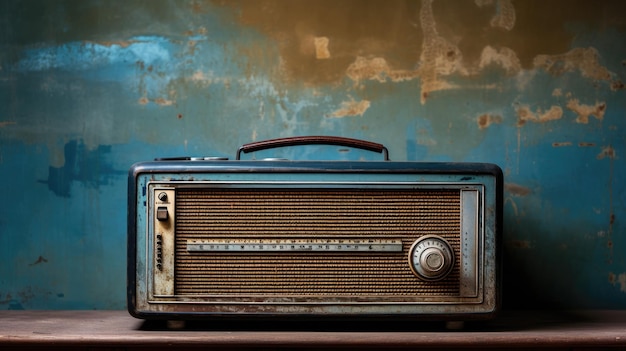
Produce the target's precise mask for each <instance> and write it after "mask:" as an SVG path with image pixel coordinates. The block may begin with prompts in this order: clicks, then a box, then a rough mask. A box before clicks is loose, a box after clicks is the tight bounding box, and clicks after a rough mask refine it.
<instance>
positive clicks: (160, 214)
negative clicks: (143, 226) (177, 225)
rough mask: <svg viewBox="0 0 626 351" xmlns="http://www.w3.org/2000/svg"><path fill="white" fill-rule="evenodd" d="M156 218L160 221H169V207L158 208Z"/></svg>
mask: <svg viewBox="0 0 626 351" xmlns="http://www.w3.org/2000/svg"><path fill="white" fill-rule="evenodd" d="M156 218H157V220H159V221H167V218H168V214H167V207H165V206H161V207H158V208H157V212H156Z"/></svg>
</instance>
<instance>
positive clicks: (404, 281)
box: [175, 188, 461, 300]
mask: <svg viewBox="0 0 626 351" xmlns="http://www.w3.org/2000/svg"><path fill="white" fill-rule="evenodd" d="M460 207H461V206H460V191H459V190H456V189H433V190H424V189H398V190H396V189H393V190H390V189H380V190H376V189H375V190H372V189H366V190H364V189H328V188H326V189H298V188H296V189H284V188H282V189H205V188H201V189H200V188H189V189H186V188H179V189H177V193H176V214H175V218H176V220H175V221H176V222H175V228H176V251H175V291H176V294H177V295H179V296H185V295H189V296H199V295H206V296H218V297H219V296H222V297H235V298H237V297H240V298H242V299H246V298H254V297H261V298H267V297H272V296H273V297H283V298H285V297H287V298H297V297H303V298H306V299H311V298H312V299H315V298H320V299H323V298H328V297H333V298H335V299H342V298H346V299H352V298H355V297H360V298H368V297H369V298H373V299H383V300H384V299H385V297H388V298H391V297H394V298H396V299H399V298H408V299H411V298H413V299H415V300H419V299H422V298H425V297H439V296H458V295H459V260H460V258H459V256H458V255H459V245H460V217H461V215H460ZM429 234H434V235H439V236H441V237H443V238H445V239H446V240H447V241H448V242H449V243H450V245H451V246H452V248H453V249H454V252H455V254H456V260H455V262H456V263H455V266H454V268H453V270H452V272H451V273H450V275H448V277H447V278H446V279H444V280H443V281H439V282H422V281H420V280H419V279H418V278H417V277H415V276H414V275H413V274H412V273H411V270H410V268H409V264H408V259H407V255H408V250H409V248H410V246H411V244H412V243H413V242H414V241H415V240H416V239H417V238H419V237H421V236H423V235H429ZM207 238H226V239H233V238H252V239H255V238H256V239H260V238H262V239H290V238H305V239H317V238H324V239H326V238H342V239H343V238H363V239H365V238H374V239H385V238H387V239H392V238H393V239H401V240H402V244H403V245H402V246H403V252H402V253H400V252H388V253H384V252H366V253H355V252H346V253H343V252H334V253H329V252H325V253H315V252H281V253H276V252H274V253H268V252H263V253H259V252H249V253H242V252H239V253H233V252H229V253H217V252H211V253H190V252H188V251H187V247H186V244H187V240H204V239H207Z"/></svg>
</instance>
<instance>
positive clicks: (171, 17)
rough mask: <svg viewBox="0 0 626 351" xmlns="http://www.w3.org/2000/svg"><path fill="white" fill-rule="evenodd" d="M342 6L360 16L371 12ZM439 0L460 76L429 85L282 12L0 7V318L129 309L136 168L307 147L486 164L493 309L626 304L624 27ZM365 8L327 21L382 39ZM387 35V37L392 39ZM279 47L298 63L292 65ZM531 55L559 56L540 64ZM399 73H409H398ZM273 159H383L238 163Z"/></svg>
mask: <svg viewBox="0 0 626 351" xmlns="http://www.w3.org/2000/svg"><path fill="white" fill-rule="evenodd" d="M266 3H268V4H274V5H276V7H275V8H279V5H280V4H281V3H280V2H272V1H270V0H267V1H266ZM400 3H401V2H393V1H391V2H385V4H382V3H376V2H367V4H369V5H368V6H371V8H373V9H376V10H377V11H374V13H376V14H379V15H380V16H383V17H384V14H383V11H382V10H383V6H388V7H391V8H393V6H399V5H398V4H400ZM345 4H348V5H349V6H353V7H355V8H354V11H353V12H354V13H355V14H357V15H358V14H360V12H358V11H367V9H365V10H363V9H361V8H360V7H358V6H357V5H354V3H351V2H346V3H345ZM428 4H429V2H428V1H424V2H423V3H421V2H414V3H411V5H410V9H412V10H415V15H414V24H413V25H407V26H406V27H407V28H413V29H414V31H415V38H414V39H415V40H416V41H417V43H422V42H425V41H424V40H423V39H424V35H423V33H425V29H428V28H426V27H423V26H422V25H423V23H422V22H421V20H420V17H419V14H420V12H419V11H420V9H421V8H422V7H424V6H428ZM446 4H447V3H446V2H445V1H440V0H436V1H434V2H433V8H432V10H433V13H434V20H435V22H434V25H435V26H436V29H437V31H436V33H437V35H439V36H440V37H442V38H444V39H446V40H447V41H448V42H452V40H453V38H454V36H455V35H456V37H457V38H460V39H459V40H460V41H459V44H458V47H457V48H458V51H459V52H461V53H463V54H464V56H463V61H461V62H462V63H463V64H464V65H465V66H466V68H467V70H468V72H469V73H467V74H464V73H462V72H461V71H460V70H456V71H454V70H452V71H451V72H450V73H439V74H438V75H437V80H438V81H439V82H440V83H445V84H444V86H443V88H441V89H430V90H429V89H427V86H426V78H424V77H425V76H424V73H423V72H424V71H419V70H420V69H423V67H424V66H426V63H425V62H426V61H425V60H423V59H422V57H421V56H420V55H421V53H420V52H419V51H415V50H414V48H413V47H407V48H406V49H405V51H410V54H407V55H406V56H410V57H413V58H414V62H413V63H412V64H409V65H407V64H402V63H399V62H404V61H402V60H401V58H399V56H402V55H403V54H404V53H405V51H402V50H398V49H393V48H394V43H387V42H385V41H382V39H381V41H374V40H372V41H371V42H370V41H368V39H367V38H366V37H365V36H364V37H363V38H361V39H362V40H361V41H355V44H351V45H353V46H349V45H347V44H345V43H346V42H347V41H344V42H342V41H341V40H340V39H341V37H340V34H339V32H333V31H335V30H337V31H338V30H339V29H341V26H340V25H336V23H339V24H341V23H343V22H342V21H339V20H337V19H336V18H334V19H333V18H329V19H328V21H334V22H332V23H330V22H329V25H328V26H326V27H325V28H323V29H324V30H321V29H320V30H318V31H315V30H314V29H315V28H313V27H314V24H311V22H307V21H305V20H304V19H301V22H297V21H296V20H293V22H289V21H291V20H292V19H290V18H286V17H280V16H279V15H278V14H277V16H279V17H277V21H275V22H276V23H281V20H282V21H284V22H286V23H287V24H286V26H287V27H288V25H289V24H290V23H291V24H293V27H289V28H291V29H290V30H287V31H285V32H279V31H278V29H275V28H266V27H264V26H263V25H260V24H258V23H256V22H254V21H248V22H246V21H245V19H248V17H246V9H245V8H244V7H245V6H244V5H242V4H238V5H237V4H235V5H230V6H224V7H222V6H217V5H215V4H214V3H211V2H197V3H196V5H197V6H196V7H194V6H191V5H189V4H187V3H184V2H178V1H164V0H159V1H151V2H143V1H119V2H115V4H110V3H108V4H106V6H105V4H101V3H100V2H98V1H52V2H45V3H44V4H38V3H32V2H26V3H25V2H20V1H5V2H4V3H3V4H2V5H0V33H1V34H0V180H1V182H0V184H2V185H0V191H1V192H2V194H3V198H4V199H9V201H10V202H5V204H4V205H2V206H0V254H1V255H2V259H1V260H0V263H1V265H0V308H7V309H8V308H24V309H34V308H44V309H62V308H70V309H72V308H74V309H93V308H95V309H108V308H124V303H125V300H124V299H125V296H124V292H125V286H124V284H125V281H124V275H125V252H126V251H125V236H126V217H125V208H124V205H123V204H125V203H126V193H125V191H126V183H125V182H126V178H125V176H126V173H125V172H126V170H127V169H128V168H129V167H130V165H131V164H133V163H134V162H138V161H145V160H150V159H152V158H154V157H166V156H180V155H190V156H206V155H211V156H229V157H231V158H232V157H234V155H235V152H236V149H237V147H238V146H239V145H241V144H243V143H247V142H250V141H253V140H262V139H269V138H276V137H286V136H293V135H307V134H310V135H313V134H326V135H340V136H346V137H353V138H361V139H367V140H372V141H375V142H380V143H383V144H385V145H386V146H387V147H388V148H389V150H390V156H391V158H392V159H393V160H399V161H402V160H410V161H455V162H461V161H471V162H493V163H496V164H498V165H500V166H501V167H502V169H503V170H504V171H505V181H506V183H507V187H506V194H505V199H506V201H505V233H504V241H505V249H506V263H507V266H506V273H505V274H506V278H505V296H504V299H505V305H507V306H509V307H525V306H536V304H537V303H539V304H540V306H544V307H562V308H587V307H591V308H624V307H626V299H625V297H626V295H625V294H626V255H625V254H624V252H626V251H625V250H624V247H626V229H625V228H624V218H626V210H625V208H624V203H625V202H626V201H625V200H626V189H625V188H624V187H625V183H624V182H623V181H621V180H623V179H626V174H625V173H626V164H625V163H624V156H623V153H624V151H625V137H624V130H625V128H626V121H625V119H624V118H623V116H624V111H626V99H624V94H625V91H624V88H623V84H622V83H621V82H623V81H624V80H626V78H625V76H626V64H624V62H625V60H626V47H625V46H624V45H623V43H624V42H625V39H626V38H625V36H626V35H625V33H624V30H625V27H624V22H623V20H615V19H610V18H609V17H611V16H610V14H612V13H619V11H614V10H615V8H619V7H620V6H623V5H621V4H622V2H621V1H600V2H588V3H586V2H579V3H577V4H578V5H579V6H583V7H585V8H586V12H589V13H590V14H591V15H589V16H590V17H588V18H587V17H580V18H578V19H571V18H574V17H571V18H570V19H568V20H567V21H566V20H561V21H559V20H558V19H553V20H552V21H543V20H542V17H539V13H540V11H539V10H537V11H535V12H534V13H535V14H536V16H538V17H537V18H534V17H532V18H529V17H528V16H530V15H529V12H528V11H525V7H526V6H530V5H527V4H522V3H515V2H514V3H513V6H514V7H515V8H516V10H517V11H518V13H517V17H516V19H515V21H516V22H515V24H514V26H513V28H512V29H511V30H507V29H505V28H501V27H499V28H492V27H490V22H489V21H490V20H491V18H492V16H493V15H494V14H496V13H497V11H495V9H494V8H489V7H481V8H478V7H477V6H476V5H475V2H473V1H468V2H467V3H462V4H460V5H458V6H459V7H461V6H462V7H463V9H464V11H479V13H477V14H478V15H480V16H477V17H472V16H467V17H468V19H464V20H463V21H461V20H460V19H459V18H458V17H455V16H457V15H458V13H455V12H454V11H447V12H446V13H448V14H446V13H443V12H441V8H442V6H444V5H446ZM348 5H345V6H348ZM534 5H536V6H539V5H540V4H539V3H535V4H534ZM558 5H559V3H558V2H557V4H556V5H541V6H555V7H556V6H558ZM238 6H241V7H238ZM248 6H251V5H248ZM312 6H313V5H312ZM315 6H320V7H323V6H329V5H328V2H324V1H322V2H320V3H319V4H318V5H315ZM338 6H339V5H338ZM447 6H448V8H449V9H454V7H450V5H449V4H448V5H447ZM364 7H367V6H364ZM598 7H599V8H600V9H602V8H604V9H605V11H604V12H602V11H600V12H596V10H595V9H596V8H598ZM384 8H387V7H384ZM500 9H502V8H501V7H500ZM544 9H545V8H544ZM295 10H296V9H294V11H293V16H297V13H298V12H297V11H295ZM336 10H337V11H340V10H341V8H340V7H337V8H336ZM370 10H371V9H370ZM568 11H573V10H568ZM322 12H323V11H322ZM259 13H260V14H263V12H262V11H261V9H259ZM277 13H278V12H277ZM315 13H317V12H315ZM342 13H343V12H342ZM367 13H368V14H370V16H360V17H359V16H357V15H355V17H348V18H345V19H342V20H343V21H345V23H346V25H345V27H346V28H348V27H353V28H354V32H358V31H360V30H363V29H360V28H361V27H359V26H357V25H355V23H356V24H358V23H359V22H358V21H366V24H367V25H366V26H364V27H368V28H370V27H371V28H378V27H376V26H375V25H378V24H379V22H377V20H376V16H374V15H371V12H367ZM552 13H554V12H552ZM597 13H605V14H608V15H606V16H608V17H606V16H604V17H603V16H600V15H593V14H597ZM621 13H623V12H621ZM501 14H502V12H501ZM525 16H526V17H525ZM312 18H315V17H314V16H312ZM455 18H456V19H457V22H458V23H457V22H454V19H455ZM469 18H473V19H472V20H471V21H470V19H469ZM611 18H612V17H611ZM401 19H402V18H401ZM482 20H484V21H485V23H482V22H479V21H482ZM533 20H535V21H537V26H536V27H537V28H547V27H549V28H552V29H553V30H554V32H561V31H562V32H564V33H569V34H570V38H569V39H567V40H565V39H558V40H557V39H554V38H553V37H551V36H546V39H545V41H544V42H542V43H541V45H539V44H536V45H538V46H537V49H536V50H535V48H534V47H533V48H530V47H529V48H525V47H524V46H523V45H520V44H515V43H517V42H515V41H513V39H515V38H522V39H523V41H526V42H529V43H530V42H532V43H535V42H536V39H535V37H536V33H535V32H533V31H532V28H530V27H528V26H527V24H528V23H532V22H533ZM472 21H476V22H472ZM542 21H543V22H542ZM548 22H549V25H548V24H547V23H548ZM259 23H261V22H259ZM297 23H301V25H300V26H297V25H296V24H297ZM302 23H304V24H302ZM333 23H335V24H333ZM390 23H391V22H390ZM370 24H371V26H370ZM455 25H456V26H458V27H455ZM525 25H526V26H525ZM307 26H308V27H307ZM397 26H398V27H392V28H391V29H398V30H400V29H402V30H405V29H403V28H404V27H400V26H402V23H400V24H397ZM338 28H339V29H338ZM477 28H478V29H477ZM407 30H410V29H407ZM480 31H483V32H480ZM479 32H480V33H483V34H484V35H482V36H478V35H475V36H474V37H470V36H469V35H466V33H474V34H476V33H479ZM292 33H296V34H298V35H300V37H298V36H297V35H294V34H292ZM342 33H343V32H342ZM411 33H412V32H411ZM369 34H371V35H372V36H374V35H376V33H374V32H372V33H369ZM342 35H346V34H345V33H344V34H342ZM308 36H311V37H312V36H325V37H327V38H328V39H329V46H328V50H329V52H330V58H329V59H319V60H316V59H315V58H314V55H315V50H314V49H311V47H306V46H305V45H304V44H306V41H305V39H306V38H308ZM420 36H422V37H420ZM281 38H283V39H281ZM284 38H288V39H289V40H287V39H284ZM350 38H351V37H350ZM384 38H385V39H388V37H384ZM508 38H513V39H511V40H512V41H511V42H510V44H511V45H509V42H507V39H508ZM298 40H301V41H298ZM303 43H304V44H303ZM381 43H387V44H385V45H387V46H388V47H385V46H384V45H382V44H381ZM467 43H472V45H473V46H475V47H477V48H479V49H481V50H482V49H483V48H484V47H486V46H487V45H489V46H490V47H491V48H492V49H493V50H496V54H495V56H493V57H492V60H491V61H489V60H485V62H489V63H485V64H484V65H480V62H479V61H480V60H479V59H480V52H478V53H475V54H473V53H472V52H471V50H470V49H471V47H472V45H469V44H467ZM513 44H515V45H513ZM290 45H291V46H290ZM342 45H343V46H342ZM358 45H362V46H361V47H358ZM508 45H509V46H510V48H512V49H516V50H517V51H516V53H517V54H518V58H519V61H520V62H519V65H518V66H515V65H512V66H507V64H508V63H512V64H514V63H515V60H511V59H510V58H509V61H506V57H505V55H504V54H503V51H502V49H503V47H509V46H508ZM528 45H529V46H530V45H531V44H528ZM286 47H287V48H290V47H297V50H295V49H294V50H293V52H291V53H290V54H289V55H291V56H289V55H288V54H287V53H286V51H285V48H286ZM342 47H347V49H345V48H344V51H338V50H341V49H342ZM353 47H354V48H356V49H354V50H355V51H350V50H352V49H351V48H353ZM416 47H417V49H419V48H420V44H417V46H416ZM357 49H358V50H357ZM522 49H524V51H523V52H522ZM307 50H309V51H307ZM359 50H360V51H359ZM394 50H395V51H394ZM411 50H413V51H411ZM497 50H500V51H497ZM573 50H579V51H573ZM357 51H358V55H360V56H362V57H363V58H365V61H367V62H370V63H372V62H374V61H373V60H374V58H384V59H385V62H386V64H387V68H386V70H382V71H381V69H380V67H379V69H378V70H376V69H374V70H373V71H367V70H365V69H363V70H362V71H358V70H353V71H349V67H350V66H351V65H352V64H354V63H355V62H356V58H357V53H356V52H357ZM287 52H289V51H288V50H287ZM294 52H295V53H294ZM302 52H304V53H308V55H309V56H310V57H313V58H312V59H310V60H308V59H307V57H309V56H306V55H305V54H303V53H302ZM422 52H423V51H422ZM483 52H484V51H483ZM572 52H579V53H585V54H587V55H591V56H590V57H591V59H590V60H589V61H587V63H588V64H589V65H588V66H585V65H583V64H582V63H581V62H580V61H576V60H575V58H572V57H571V56H567V54H568V53H572ZM453 53H454V52H453ZM498 53H499V54H498ZM298 55H299V56H298ZM334 55H337V56H338V57H335V56H334ZM341 55H343V56H341ZM411 55H412V56H411ZM472 55H473V56H472ZM541 55H558V56H552V57H551V60H552V61H551V62H552V63H553V64H552V65H548V64H544V65H543V66H542V65H539V64H537V65H536V66H535V65H534V64H533V62H535V61H536V62H540V60H539V59H540V58H541V57H542V56H541ZM594 55H595V56H594ZM453 56H454V55H451V56H450V57H453ZM453 58H454V57H453ZM296 59H298V60H301V61H297V60H296ZM294 60H296V61H295V62H296V64H295V65H294V63H293V62H294ZM307 60H308V61H307ZM333 60H335V61H333ZM342 60H343V61H342ZM337 62H339V63H337ZM332 65H336V66H340V67H343V68H342V71H339V75H338V76H337V77H335V76H333V75H332V74H330V73H328V72H330V71H328V70H325V69H329V68H328V67H330V66H332ZM342 65H343V66H342ZM298 66H302V67H312V68H315V70H313V73H316V72H319V74H320V75H321V74H322V73H325V72H326V73H328V74H329V75H330V76H331V77H335V78H332V79H331V78H327V79H326V80H320V81H315V80H314V79H313V78H315V74H311V73H310V72H309V71H307V70H305V69H304V68H303V71H302V72H295V73H294V71H293V70H294V69H295V68H294V67H296V68H297V67H298ZM590 67H591V68H590ZM312 68H310V69H312ZM369 68H372V67H369ZM374 68H375V67H374ZM318 70H319V71H318ZM400 70H404V71H406V72H405V73H406V74H407V77H408V78H406V79H404V80H397V79H396V80H394V74H396V73H398V71H400ZM442 71H443V70H442ZM332 72H334V73H333V74H336V71H332ZM367 72H369V73H367ZM416 72H418V73H416ZM420 72H422V73H420ZM357 73H358V74H357ZM359 74H360V75H359ZM420 74H422V75H420ZM312 77H313V78H312ZM424 92H428V94H427V95H428V97H427V98H426V99H425V100H424V99H423V98H422V95H423V93H424ZM601 106H604V108H603V109H602V108H600V107H601ZM600 110H601V111H600ZM548 112H551V113H552V114H548ZM584 122H586V123H584ZM269 156H278V157H285V158H289V159H345V160H360V159H377V156H378V155H371V154H368V153H366V152H363V153H361V152H358V151H357V150H349V151H347V150H343V149H341V150H339V149H338V148H334V147H325V148H324V147H315V148H313V147H311V148H285V149H284V150H282V149H281V150H275V151H267V152H259V153H257V154H255V155H252V156H251V157H256V158H263V157H269ZM5 201H7V200H5Z"/></svg>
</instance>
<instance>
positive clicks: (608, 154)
mask: <svg viewBox="0 0 626 351" xmlns="http://www.w3.org/2000/svg"><path fill="white" fill-rule="evenodd" d="M615 157H616V156H615V149H614V148H613V147H612V146H611V145H609V146H606V147H604V148H602V151H601V152H600V153H599V154H598V156H596V158H597V159H598V160H602V159H605V158H609V159H612V160H613V159H615Z"/></svg>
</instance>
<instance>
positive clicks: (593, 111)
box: [566, 99, 606, 124]
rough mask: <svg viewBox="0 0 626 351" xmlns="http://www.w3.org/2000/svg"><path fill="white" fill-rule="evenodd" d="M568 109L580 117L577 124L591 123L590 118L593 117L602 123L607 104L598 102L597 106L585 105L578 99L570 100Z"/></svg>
mask: <svg viewBox="0 0 626 351" xmlns="http://www.w3.org/2000/svg"><path fill="white" fill-rule="evenodd" d="M566 107H567V108H568V109H570V110H572V111H574V112H575V113H576V114H577V115H578V117H577V118H576V123H582V124H587V123H589V116H593V117H595V118H596V119H597V120H600V121H601V120H602V119H604V112H605V111H606V103H605V102H596V104H595V105H585V104H581V103H580V102H579V101H578V99H571V100H569V101H568V102H567V106H566Z"/></svg>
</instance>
